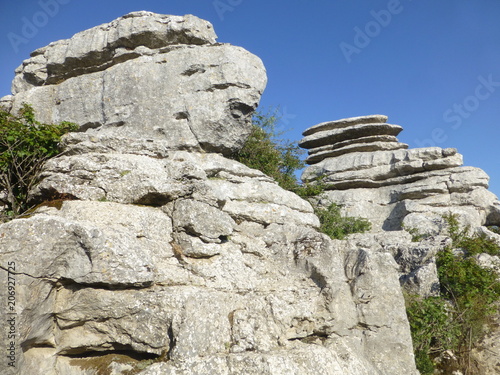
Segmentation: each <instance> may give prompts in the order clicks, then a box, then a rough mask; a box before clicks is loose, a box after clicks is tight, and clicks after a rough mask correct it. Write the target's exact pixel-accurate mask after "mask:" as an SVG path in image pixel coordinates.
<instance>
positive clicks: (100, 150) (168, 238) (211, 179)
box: [0, 12, 417, 375]
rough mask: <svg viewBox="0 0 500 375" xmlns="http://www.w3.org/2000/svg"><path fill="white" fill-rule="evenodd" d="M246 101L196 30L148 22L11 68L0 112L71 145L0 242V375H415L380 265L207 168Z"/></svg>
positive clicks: (240, 173) (241, 134) (243, 65)
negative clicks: (11, 292)
mask: <svg viewBox="0 0 500 375" xmlns="http://www.w3.org/2000/svg"><path fill="white" fill-rule="evenodd" d="M265 83H266V74H265V69H264V67H263V65H262V62H261V61H260V59H259V58H257V57H256V56H254V55H252V54H250V53H249V52H247V51H245V50H243V49H242V48H239V47H234V46H230V45H226V44H218V43H216V42H215V34H214V32H213V29H212V27H211V25H210V24H209V23H208V22H206V21H202V20H200V19H198V18H196V17H193V16H184V17H178V16H163V15H157V14H153V13H149V12H136V13H132V14H129V15H126V16H124V17H122V18H119V19H117V20H115V21H113V22H111V23H109V24H105V25H101V26H98V27H96V28H93V29H90V30H87V31H84V32H82V33H79V34H76V35H75V36H74V37H73V38H72V39H70V40H63V41H58V42H55V43H52V44H50V45H49V46H47V47H44V48H42V49H39V50H37V51H35V52H34V53H33V55H32V57H31V58H30V59H28V60H27V61H25V62H24V63H23V65H22V66H21V67H20V68H19V69H18V70H17V71H16V78H15V80H14V84H13V94H14V95H13V96H9V97H6V98H3V99H1V100H0V103H1V105H3V106H6V107H7V108H8V109H10V110H12V111H14V112H15V111H16V110H17V109H18V108H19V107H20V106H21V104H22V103H23V102H27V103H31V104H32V105H33V107H34V109H35V112H36V113H37V114H38V115H39V120H40V121H42V122H59V121H63V120H65V121H73V122H76V123H77V124H79V125H80V130H79V132H76V133H72V134H69V135H67V136H66V137H65V138H64V139H63V141H62V147H63V149H64V153H63V154H62V155H60V156H59V157H57V158H55V159H51V160H50V161H48V162H47V164H46V165H45V168H44V171H43V173H42V175H41V176H40V177H41V181H40V184H39V185H38V186H37V187H36V189H34V190H33V191H32V192H31V199H32V201H33V202H39V203H41V204H40V205H39V206H38V208H37V209H36V210H35V211H34V212H32V213H31V214H30V216H29V217H24V218H19V219H16V220H13V221H10V222H8V223H5V224H2V225H0V265H1V267H0V273H1V276H2V279H3V280H7V279H8V277H7V276H8V275H7V270H9V271H11V274H9V275H10V277H11V278H13V279H15V305H13V306H14V307H15V313H16V314H15V322H14V324H12V325H9V323H8V321H7V319H3V320H2V323H1V324H0V328H1V332H2V333H1V334H0V335H1V336H0V337H1V339H2V342H1V344H2V348H4V349H7V348H9V345H10V346H11V347H12V348H13V349H12V350H11V352H12V353H13V354H12V358H13V359H12V362H13V364H14V365H15V367H13V366H9V365H8V362H7V361H6V360H3V361H1V362H0V373H2V374H30V375H77V374H86V375H94V374H103V373H106V374H108V373H109V374H116V375H118V374H130V373H140V374H141V375H157V374H179V375H181V374H182V375H191V374H193V375H194V374H199V375H204V374H228V375H230V374H250V373H252V374H259V375H282V374H283V375H284V374H301V375H307V374H311V375H313V374H332V375H333V374H344V375H374V374H384V375H399V374H402V373H405V374H409V375H410V374H416V373H417V371H416V369H415V365H414V358H413V352H412V344H411V337H410V332H409V325H408V321H407V318H406V314H405V308H404V301H403V296H402V292H401V289H400V287H399V281H398V274H397V271H396V264H395V261H394V259H393V258H392V256H391V255H390V254H388V253H384V252H382V251H378V250H375V251H371V250H370V249H369V248H367V247H364V246H358V244H357V243H356V244H353V245H352V246H350V244H349V243H347V242H346V243H343V244H342V245H340V243H338V242H335V241H333V240H331V239H330V238H328V237H327V236H325V235H324V234H321V233H319V232H318V231H317V228H318V226H319V221H318V218H317V217H316V216H315V215H314V213H313V209H312V207H311V205H310V204H309V203H308V202H306V201H304V200H302V199H300V198H299V197H298V196H296V195H295V194H293V193H291V192H288V191H285V190H283V189H281V188H280V187H279V186H278V185H277V184H276V183H275V182H274V181H273V180H272V179H270V178H269V177H267V176H265V175H264V174H263V173H261V172H259V171H257V170H253V169H250V168H248V167H246V166H244V165H242V164H240V163H238V162H235V161H233V160H230V159H227V158H225V157H224V156H223V155H225V154H229V153H231V152H233V151H234V150H237V149H238V147H240V146H241V145H242V144H243V142H244V140H245V136H246V135H247V134H249V132H250V130H251V124H250V116H251V111H252V110H253V109H254V108H255V107H256V106H257V104H258V102H259V99H260V95H261V93H262V91H263V89H264V86H265ZM327 160H329V159H325V161H327ZM374 246H375V245H374ZM379 247H380V246H379ZM9 280H10V279H9ZM7 293H8V289H7V288H6V287H4V288H1V289H0V299H1V300H2V301H7V297H8V295H7ZM9 300H10V299H9ZM387 306H391V309H389V310H390V311H388V309H387ZM10 327H13V328H12V330H13V332H14V336H13V338H8V337H7V335H6V333H7V332H9V329H11V328H10ZM395 353H397V355H395ZM4 359H5V358H4Z"/></svg>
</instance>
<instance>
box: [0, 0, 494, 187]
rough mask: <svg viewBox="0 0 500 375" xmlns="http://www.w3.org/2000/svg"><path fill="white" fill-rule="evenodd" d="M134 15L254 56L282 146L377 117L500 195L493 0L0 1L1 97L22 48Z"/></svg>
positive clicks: (25, 50)
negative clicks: (196, 26)
mask: <svg viewBox="0 0 500 375" xmlns="http://www.w3.org/2000/svg"><path fill="white" fill-rule="evenodd" d="M20 4H22V5H20ZM136 10H149V11H153V12H157V13H163V14H176V15H183V14H194V15H196V16H198V17H200V18H203V19H206V20H209V21H210V22H212V24H213V25H214V28H215V31H216V32H217V34H218V36H219V39H218V41H219V42H224V43H231V44H234V45H238V46H242V47H244V48H246V49H247V50H249V51H250V52H252V53H254V54H256V55H258V56H259V57H260V58H261V59H262V60H263V61H264V64H265V66H266V68H267V73H268V79H269V82H268V86H267V89H266V91H265V93H264V95H263V98H262V101H261V108H262V109H263V110H266V109H268V108H272V107H276V106H279V107H280V111H281V113H282V116H283V119H282V121H281V123H280V128H281V129H282V130H286V131H287V133H286V136H287V137H288V138H290V139H291V140H299V139H300V138H301V132H302V131H303V130H304V129H306V128H308V127H310V126H312V125H315V124H317V123H320V122H323V121H329V120H336V119H339V118H344V117H351V116H361V115H367V114H376V113H378V114H385V115H387V116H389V121H388V122H389V123H392V124H398V125H401V126H403V127H404V130H403V132H402V133H401V134H400V135H399V139H400V141H402V142H405V143H408V144H409V145H410V147H412V148H413V147H424V146H439V147H456V148H458V150H459V152H460V153H462V154H463V155H464V161H465V165H470V166H475V167H479V168H482V169H484V170H485V171H486V172H487V173H488V174H489V175H490V177H491V181H490V190H491V191H493V192H494V193H495V194H497V195H500V168H499V158H500V144H499V141H500V120H499V119H500V105H499V103H500V48H499V47H500V22H499V20H500V1H498V0H481V1H471V0H440V1H436V0H380V1H379V0H369V1H368V0H364V1H361V0H358V1H353V0H286V1H285V0H282V1H272V0H216V1H213V0H141V1H138V0H119V1H114V0H100V1H97V0H84V1H82V0H23V1H9V0H0V38H1V40H2V44H1V45H2V48H1V50H0V53H1V54H0V61H1V68H2V69H0V96H3V95H7V94H10V82H11V81H12V78H13V75H14V69H15V68H16V67H17V66H18V65H20V64H21V62H22V60H24V59H26V58H28V57H29V53H30V52H31V51H33V50H35V49H36V48H39V47H42V46H44V45H46V44H48V43H50V42H51V41H55V40H58V39H65V38H69V37H71V36H72V35H73V34H75V33H77V32H78V31H82V30H84V29H87V28H90V27H93V26H96V25H98V24H101V23H105V22H109V21H111V20H113V19H115V18H117V17H119V16H121V15H124V14H126V13H129V12H131V11H136ZM30 24H31V26H29V25H30Z"/></svg>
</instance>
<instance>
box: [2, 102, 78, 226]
mask: <svg viewBox="0 0 500 375" xmlns="http://www.w3.org/2000/svg"><path fill="white" fill-rule="evenodd" d="M76 129H77V126H76V125H74V124H72V123H69V122H63V123H61V124H59V125H49V124H42V123H40V122H38V121H36V120H35V113H34V111H33V109H32V108H31V107H30V106H29V105H27V104H23V107H22V108H21V110H20V111H19V113H18V115H17V116H13V115H11V114H10V113H8V112H5V111H0V190H2V191H5V192H6V193H7V197H6V198H5V199H2V203H3V204H4V205H5V206H7V210H6V212H7V216H9V217H16V216H18V215H19V214H21V213H23V212H24V211H26V210H27V209H28V208H29V207H28V203H27V197H28V192H29V190H30V189H31V188H32V187H33V186H34V184H35V183H36V181H37V177H38V174H39V172H40V170H41V168H42V165H43V163H44V162H45V161H46V160H47V159H49V158H51V157H53V156H55V155H57V154H58V153H59V150H58V143H59V140H60V138H61V136H62V135H63V134H65V133H67V132H69V131H72V130H76ZM5 219H6V217H3V218H2V220H5Z"/></svg>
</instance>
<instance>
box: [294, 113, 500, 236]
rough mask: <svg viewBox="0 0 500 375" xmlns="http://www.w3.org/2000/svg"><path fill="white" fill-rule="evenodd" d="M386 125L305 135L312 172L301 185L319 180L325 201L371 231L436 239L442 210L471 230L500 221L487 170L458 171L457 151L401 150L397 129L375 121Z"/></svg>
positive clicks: (371, 119) (328, 127) (361, 123)
mask: <svg viewBox="0 0 500 375" xmlns="http://www.w3.org/2000/svg"><path fill="white" fill-rule="evenodd" d="M386 120H387V117H385V116H381V115H374V116H365V117H355V118H350V119H343V120H338V121H333V122H328V123H323V124H320V125H316V126H313V127H311V128H310V129H308V130H306V131H305V132H304V135H305V137H304V139H303V140H302V141H301V145H302V146H303V147H306V148H310V150H309V157H308V159H307V161H308V163H309V164H311V166H309V167H307V168H306V169H305V171H304V173H303V175H302V179H303V180H304V181H305V182H310V183H317V182H319V181H321V183H322V184H324V185H325V186H326V188H327V189H328V191H327V192H326V194H325V196H324V200H325V201H326V202H335V203H338V204H342V205H344V207H345V210H346V212H348V213H349V214H350V215H352V216H361V217H366V218H368V219H369V220H370V221H371V222H372V224H373V228H374V230H375V231H377V230H380V229H383V230H389V231H390V230H400V229H401V228H402V225H403V226H405V227H407V228H415V229H417V230H420V231H421V232H422V233H428V234H439V233H440V229H441V226H442V218H441V216H442V215H443V214H446V213H448V212H454V213H458V214H460V217H461V218H462V220H463V221H464V224H468V225H470V226H471V227H474V228H475V227H480V226H482V225H496V224H498V223H500V203H499V201H498V199H497V197H496V196H495V195H494V194H492V193H491V192H489V191H488V190H487V189H488V181H489V177H488V176H487V174H486V173H485V172H483V171H482V170H481V169H479V168H474V167H462V163H463V161H462V156H461V155H460V154H459V153H458V152H457V150H456V149H452V148H448V149H442V148H439V147H429V148H417V149H406V148H407V145H405V144H402V143H399V142H398V141H397V139H396V138H395V136H396V135H397V134H398V133H399V132H400V131H401V130H402V128H401V127H400V126H397V125H389V124H385V123H382V122H381V121H386ZM377 121H378V122H377ZM362 129H364V130H362ZM367 134H368V136H367ZM388 137H391V138H388ZM382 139H383V141H382Z"/></svg>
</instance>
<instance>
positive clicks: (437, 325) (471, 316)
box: [407, 214, 500, 375]
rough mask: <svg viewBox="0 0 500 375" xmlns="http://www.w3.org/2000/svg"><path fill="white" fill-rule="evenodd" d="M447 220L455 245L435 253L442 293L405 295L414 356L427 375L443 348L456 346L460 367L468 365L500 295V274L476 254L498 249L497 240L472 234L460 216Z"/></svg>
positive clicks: (497, 250)
mask: <svg viewBox="0 0 500 375" xmlns="http://www.w3.org/2000/svg"><path fill="white" fill-rule="evenodd" d="M444 219H445V221H446V223H447V227H448V232H449V234H450V238H451V240H452V245H451V246H450V247H448V248H446V249H444V250H443V251H441V252H439V253H438V255H437V258H436V265H437V270H438V277H439V282H440V286H441V288H440V293H441V295H440V297H431V298H425V299H424V298H418V297H409V298H408V299H407V314H408V320H409V322H410V327H411V331H412V337H413V344H414V349H415V359H416V362H417V368H418V369H419V370H420V372H421V373H422V374H423V375H425V374H432V373H433V370H434V367H435V364H434V362H433V361H432V359H433V358H434V357H435V356H437V355H439V354H441V353H443V352H444V351H445V350H451V351H453V352H454V353H455V354H456V355H457V356H458V362H459V364H458V365H459V367H462V370H466V369H467V366H468V361H467V359H468V355H469V353H470V351H471V349H472V348H473V347H474V345H475V344H477V343H478V342H479V340H480V339H481V338H482V337H483V335H484V332H485V331H484V328H485V326H486V325H487V323H488V321H489V319H490V318H491V316H492V314H494V313H495V312H496V310H497V309H496V305H495V303H496V302H497V301H498V300H500V282H499V281H498V276H497V274H496V273H495V271H493V270H491V269H487V268H483V267H481V266H480V265H479V264H478V263H477V262H476V260H475V258H474V255H476V254H479V253H484V252H487V253H489V254H493V255H495V254H499V246H498V244H496V243H495V241H493V240H490V239H488V238H487V237H485V236H482V235H470V234H469V230H468V228H465V229H461V228H460V225H459V223H458V220H457V216H456V215H452V214H449V215H446V216H445V217H444ZM457 250H459V251H457ZM469 373H470V372H469Z"/></svg>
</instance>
